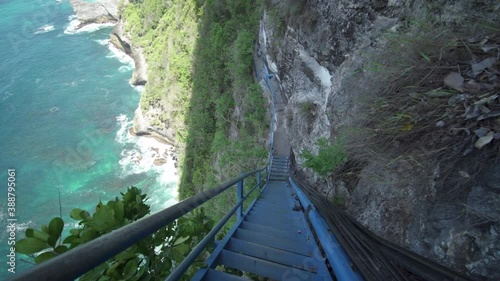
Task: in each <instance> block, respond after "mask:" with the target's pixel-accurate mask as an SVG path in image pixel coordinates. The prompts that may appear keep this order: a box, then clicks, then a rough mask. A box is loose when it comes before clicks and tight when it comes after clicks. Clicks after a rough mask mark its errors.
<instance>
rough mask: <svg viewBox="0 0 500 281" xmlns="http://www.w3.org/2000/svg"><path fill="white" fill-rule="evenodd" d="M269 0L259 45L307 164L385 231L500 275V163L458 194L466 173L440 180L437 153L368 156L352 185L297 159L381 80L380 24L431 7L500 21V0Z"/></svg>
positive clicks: (316, 181)
mask: <svg viewBox="0 0 500 281" xmlns="http://www.w3.org/2000/svg"><path fill="white" fill-rule="evenodd" d="M478 7H480V8H478ZM267 8H268V9H267V13H266V14H265V15H264V18H263V21H262V30H261V36H260V45H261V49H262V53H263V55H264V56H265V57H266V58H267V63H268V65H269V68H270V69H274V70H273V71H275V72H277V74H278V76H279V77H278V79H280V80H281V82H282V85H283V91H282V92H283V93H284V96H283V99H284V100H286V101H287V102H288V104H287V108H286V116H287V120H286V129H287V135H288V138H289V140H290V143H291V145H292V150H293V152H294V155H295V158H296V162H297V164H298V169H299V170H300V172H301V174H303V175H305V177H306V178H307V180H308V181H309V182H311V183H312V184H313V185H315V186H322V190H321V191H322V192H323V193H324V194H325V195H327V194H328V195H330V196H332V195H339V194H340V195H342V196H343V198H345V201H346V202H345V204H346V207H347V210H348V211H349V213H351V214H352V215H353V216H354V217H355V218H356V219H357V220H358V221H359V222H361V223H362V224H363V225H365V226H367V227H368V228H369V229H371V230H372V231H374V232H375V233H376V234H378V235H380V236H381V237H384V238H386V239H389V240H391V241H393V242H396V243H398V244H399V245H401V246H404V247H407V248H409V249H411V250H413V251H415V252H417V253H419V254H421V255H423V256H426V257H429V258H431V259H433V260H436V261H438V262H440V263H442V264H444V265H446V266H448V267H450V268H453V269H455V270H457V271H460V272H463V273H466V274H468V275H469V276H472V277H474V278H479V279H481V280H482V279H485V278H487V279H491V280H499V279H500V271H498V270H496V268H497V267H498V259H499V255H500V251H499V245H500V237H498V233H499V229H500V220H499V219H498V216H497V215H498V214H497V213H498V210H496V211H495V208H496V209H498V207H494V206H498V200H499V199H498V198H500V190H499V189H498V186H500V185H499V184H500V180H499V178H500V176H499V174H500V170H499V168H498V163H493V162H492V163H489V164H484V167H491V168H488V169H484V170H483V171H480V173H484V175H483V174H479V175H478V176H477V178H479V179H484V181H485V182H484V183H483V182H477V183H475V185H473V186H469V187H468V189H464V190H462V191H461V192H460V194H457V193H455V194H454V195H453V196H445V192H449V190H450V189H453V188H454V187H455V186H456V183H455V182H453V181H452V180H454V181H460V180H467V179H464V178H461V176H460V175H454V176H453V177H454V178H453V177H452V178H453V179H452V178H450V179H448V181H446V180H443V179H442V177H443V175H442V172H443V171H441V170H440V167H439V165H438V164H437V163H434V162H433V161H432V159H429V160H428V162H427V163H425V165H419V163H415V162H414V161H397V164H394V163H392V164H391V163H389V162H390V161H385V162H384V161H383V160H382V159H380V160H379V161H372V162H370V163H363V165H361V168H359V170H358V171H357V172H356V173H357V174H358V175H357V178H356V179H355V180H353V182H354V183H353V184H351V185H350V186H346V183H345V182H342V181H338V180H336V179H334V178H327V179H324V178H319V177H318V176H317V175H316V174H315V173H314V172H313V171H312V170H310V169H304V168H300V166H301V164H302V163H303V162H304V159H302V158H301V156H300V155H301V152H302V151H304V150H305V149H307V150H312V151H313V152H315V151H316V150H317V145H316V140H317V139H319V138H323V137H326V138H330V139H335V137H336V136H337V135H338V132H339V129H340V128H342V127H343V126H346V125H353V122H354V121H353V120H356V118H357V117H358V116H360V115H363V114H366V112H365V111H363V109H362V108H361V107H360V106H359V104H358V101H360V100H361V99H362V98H363V97H369V96H371V95H374V94H375V92H376V91H377V89H378V88H379V87H380V86H379V84H377V83H380V81H376V80H375V79H374V77H373V75H371V74H370V73H369V72H364V71H360V70H361V69H363V68H365V67H366V65H367V60H368V57H369V55H370V54H372V53H376V52H377V48H379V47H380V40H379V39H380V38H381V37H382V36H381V35H382V34H384V33H386V34H387V32H390V31H391V30H395V29H397V28H398V27H399V26H400V25H401V21H402V20H403V19H405V18H410V19H424V18H426V17H428V16H429V15H432V16H434V17H435V18H436V19H438V20H439V21H440V22H444V23H447V24H450V25H451V26H453V25H456V23H460V22H461V21H463V20H464V17H467V18H469V19H476V18H478V17H480V16H483V17H484V16H485V15H489V16H488V18H489V19H490V20H491V21H492V22H494V21H498V20H499V19H500V12H499V11H500V6H499V5H498V3H497V1H494V0H485V1H468V0H453V1H451V0H450V1H447V0H444V1H440V4H439V5H435V3H432V1H427V0H416V1H406V0H390V1H387V0H381V1H379V0H374V1H369V0H360V1H349V0H336V1H329V0H311V1H305V0H270V1H268V5H267ZM395 55H398V54H395ZM353 73H357V75H353ZM394 145H395V146H396V145H397V144H394ZM464 162H466V161H464ZM463 165H464V167H465V165H467V163H464V164H463ZM493 167H495V168H493ZM495 169H496V170H495Z"/></svg>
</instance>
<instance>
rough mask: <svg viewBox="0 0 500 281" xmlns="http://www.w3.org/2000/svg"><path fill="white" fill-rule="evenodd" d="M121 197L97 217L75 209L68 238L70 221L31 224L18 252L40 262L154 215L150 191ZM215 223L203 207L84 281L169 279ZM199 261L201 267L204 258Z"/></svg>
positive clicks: (97, 211)
mask: <svg viewBox="0 0 500 281" xmlns="http://www.w3.org/2000/svg"><path fill="white" fill-rule="evenodd" d="M121 195H122V196H121V199H119V198H118V197H117V198H115V200H111V201H108V202H107V203H106V204H103V203H102V202H99V204H97V206H96V209H95V212H94V213H93V214H92V215H91V214H90V213H89V212H87V211H85V210H82V209H78V208H75V209H73V210H72V211H71V213H70V217H71V218H72V219H74V220H76V221H78V226H79V227H77V228H74V229H71V230H70V231H69V235H68V236H66V237H65V238H64V239H62V237H61V233H62V231H63V227H64V222H63V220H62V219H61V218H58V217H57V218H53V219H52V220H51V221H50V223H49V225H48V226H47V225H42V227H41V229H40V230H37V229H32V228H28V229H27V230H26V232H25V234H26V238H24V239H21V240H19V241H18V242H17V243H16V251H18V252H19V253H22V254H26V255H28V256H30V257H32V258H33V259H34V261H35V263H36V264H40V263H42V262H44V261H46V260H48V259H51V258H53V257H55V256H57V255H60V254H62V253H64V252H66V251H68V250H71V249H73V248H75V247H79V246H81V245H83V244H85V243H86V242H88V241H91V240H93V239H95V238H98V237H100V236H102V235H104V234H106V233H109V232H111V231H113V230H115V229H118V228H120V227H122V226H124V225H127V224H129V223H131V222H134V221H136V220H138V219H140V218H143V217H144V216H146V215H147V214H149V212H150V207H149V206H148V205H147V204H145V201H146V199H147V198H146V195H145V194H143V193H142V192H141V190H140V189H138V188H136V187H131V188H129V189H128V190H127V192H125V193H121ZM213 225H214V221H213V220H211V219H209V218H208V217H207V216H206V215H205V212H204V210H203V209H202V208H200V209H195V210H194V211H193V212H191V213H189V214H188V215H186V216H184V217H181V218H179V219H178V220H177V221H175V222H174V223H172V224H170V225H168V226H166V227H165V228H162V229H160V230H159V231H158V232H156V233H155V234H153V235H152V236H150V237H147V238H145V239H143V240H141V241H139V242H138V243H137V244H135V245H133V246H132V247H130V248H128V249H127V250H125V251H123V252H122V253H120V254H118V255H116V256H115V257H113V258H112V259H110V260H108V261H107V262H105V263H103V264H101V265H100V266H98V267H96V268H94V269H93V270H91V271H89V272H87V273H86V274H84V275H83V276H82V277H81V278H80V280H82V281H84V280H164V278H165V277H166V276H168V275H169V274H170V272H171V271H172V269H173V266H174V265H175V264H179V263H180V262H181V261H182V260H183V259H184V257H186V256H187V254H188V253H189V252H190V250H191V249H192V247H193V246H194V245H196V244H197V243H198V242H199V241H201V239H202V238H203V237H204V236H205V234H206V233H208V231H210V229H212V227H213ZM196 264H197V265H198V268H199V267H200V266H201V264H202V262H201V260H200V261H198V262H197V263H196ZM195 271H196V268H192V269H191V271H188V273H187V274H186V278H188V277H189V276H192V275H193V274H194V272H195Z"/></svg>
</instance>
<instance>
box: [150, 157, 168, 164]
mask: <svg viewBox="0 0 500 281" xmlns="http://www.w3.org/2000/svg"><path fill="white" fill-rule="evenodd" d="M153 163H154V164H155V165H156V166H161V165H163V164H165V163H167V159H164V158H158V159H155V160H154V162H153Z"/></svg>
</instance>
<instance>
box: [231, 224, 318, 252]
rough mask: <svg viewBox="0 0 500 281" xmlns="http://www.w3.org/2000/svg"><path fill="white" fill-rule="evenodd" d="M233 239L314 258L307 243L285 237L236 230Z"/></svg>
mask: <svg viewBox="0 0 500 281" xmlns="http://www.w3.org/2000/svg"><path fill="white" fill-rule="evenodd" d="M233 237H234V238H238V239H241V240H245V241H248V242H252V243H255V244H260V245H264V246H268V247H272V248H276V249H280V250H283V251H287V252H292V253H296V254H300V255H304V256H312V253H313V249H312V246H311V245H307V244H306V241H300V240H297V239H293V240H292V239H287V238H283V237H276V236H272V235H267V234H261V233H258V232H254V231H249V230H245V229H238V230H236V232H235V233H234V235H233ZM304 240H305V239H304Z"/></svg>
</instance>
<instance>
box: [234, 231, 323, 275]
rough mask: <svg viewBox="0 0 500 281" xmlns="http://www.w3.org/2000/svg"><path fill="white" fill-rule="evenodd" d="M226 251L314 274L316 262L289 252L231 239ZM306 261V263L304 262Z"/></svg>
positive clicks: (310, 258)
mask: <svg viewBox="0 0 500 281" xmlns="http://www.w3.org/2000/svg"><path fill="white" fill-rule="evenodd" d="M226 249H227V250H230V251H232V252H235V253H240V254H244V255H247V256H251V257H254V258H259V259H263V260H267V261H271V262H275V263H278V264H282V265H286V266H290V267H295V268H300V269H304V270H307V271H309V272H316V270H317V268H318V267H317V262H316V261H315V260H314V259H313V258H312V257H307V256H304V255H299V254H294V253H291V252H287V251H283V250H279V249H275V248H271V247H267V246H263V245H259V244H255V243H252V242H248V241H245V240H240V239H237V238H231V240H229V243H228V244H227V246H226ZM305 260H307V262H304V261H305Z"/></svg>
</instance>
